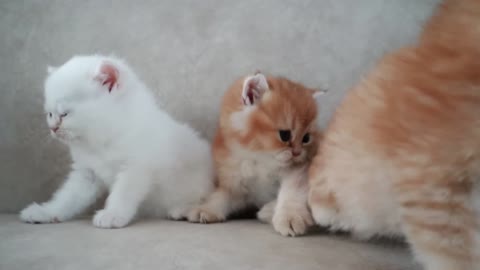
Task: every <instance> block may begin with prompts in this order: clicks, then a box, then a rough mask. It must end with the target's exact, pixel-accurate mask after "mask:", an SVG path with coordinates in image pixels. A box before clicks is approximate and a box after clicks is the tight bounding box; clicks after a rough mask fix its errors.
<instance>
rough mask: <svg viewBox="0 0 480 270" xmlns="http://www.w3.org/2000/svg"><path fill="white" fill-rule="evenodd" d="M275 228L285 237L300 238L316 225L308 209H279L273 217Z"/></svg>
mask: <svg viewBox="0 0 480 270" xmlns="http://www.w3.org/2000/svg"><path fill="white" fill-rule="evenodd" d="M272 224H273V228H275V230H276V231H277V232H279V233H280V234H281V235H283V236H299V235H303V234H305V233H306V232H307V230H308V228H309V227H311V226H313V225H314V221H313V218H312V215H311V214H310V212H309V211H308V209H307V208H306V207H298V208H289V209H279V211H276V212H275V213H274V215H273V219H272Z"/></svg>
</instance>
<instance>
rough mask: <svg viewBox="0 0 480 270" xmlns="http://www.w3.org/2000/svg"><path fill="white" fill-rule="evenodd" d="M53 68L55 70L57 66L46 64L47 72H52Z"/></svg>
mask: <svg viewBox="0 0 480 270" xmlns="http://www.w3.org/2000/svg"><path fill="white" fill-rule="evenodd" d="M55 70H57V67H53V66H47V73H48V74H52V72H54V71H55Z"/></svg>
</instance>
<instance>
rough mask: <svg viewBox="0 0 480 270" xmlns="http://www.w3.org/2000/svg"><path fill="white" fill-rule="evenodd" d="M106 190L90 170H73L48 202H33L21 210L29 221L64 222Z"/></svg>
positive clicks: (25, 219)
mask: <svg viewBox="0 0 480 270" xmlns="http://www.w3.org/2000/svg"><path fill="white" fill-rule="evenodd" d="M103 191H104V187H103V184H102V183H101V182H100V181H98V180H96V179H95V176H94V174H93V172H91V171H90V170H73V171H72V172H70V174H69V176H68V178H67V179H66V181H65V183H64V184H63V185H62V186H61V187H60V188H59V189H58V190H57V192H55V194H54V195H53V197H52V199H51V200H49V201H48V202H45V203H42V204H37V203H32V204H31V205H29V206H28V207H27V208H25V209H23V210H22V211H21V212H20V219H21V220H22V221H24V222H28V223H53V222H62V221H65V220H69V219H71V218H73V217H75V216H76V215H78V214H81V213H82V212H83V211H85V209H86V208H87V207H89V206H90V205H92V204H93V203H94V202H95V200H97V199H98V198H99V197H100V196H101V194H102V193H103Z"/></svg>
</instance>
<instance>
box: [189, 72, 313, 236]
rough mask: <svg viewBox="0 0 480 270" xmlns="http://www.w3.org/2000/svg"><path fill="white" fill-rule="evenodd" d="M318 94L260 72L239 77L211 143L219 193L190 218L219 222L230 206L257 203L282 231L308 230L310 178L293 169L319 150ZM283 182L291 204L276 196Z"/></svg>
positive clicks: (226, 99) (236, 208) (237, 207)
mask: <svg viewBox="0 0 480 270" xmlns="http://www.w3.org/2000/svg"><path fill="white" fill-rule="evenodd" d="M318 94H321V92H318V91H314V90H312V89H308V88H306V87H304V86H303V85H301V84H298V83H295V82H292V81H290V80H287V79H285V78H278V77H265V76H264V75H263V74H260V73H257V74H255V75H252V76H247V77H246V78H243V79H241V80H239V81H237V82H235V83H234V84H233V86H232V87H231V88H230V89H229V90H228V91H227V92H226V94H225V96H224V99H223V104H222V108H221V114H220V123H219V128H218V131H217V134H216V137H215V141H214V144H213V155H214V160H215V165H216V173H217V183H216V191H215V192H214V193H213V194H211V196H210V197H209V198H208V199H207V200H206V202H205V203H204V204H203V205H201V206H199V207H198V208H197V209H195V210H194V211H192V212H191V213H190V215H189V220H190V221H192V222H202V223H211V222H221V221H224V220H225V219H226V218H227V217H228V215H229V214H231V213H233V212H236V211H239V210H242V209H245V208H246V207H248V206H256V207H258V208H262V207H263V208H262V210H261V211H260V212H259V214H258V216H259V218H260V219H262V220H265V221H271V220H272V215H273V221H274V227H275V228H276V229H277V230H278V231H279V232H280V233H282V234H284V235H296V234H302V233H304V232H305V230H306V228H307V227H308V226H309V225H311V224H312V223H313V220H312V218H311V215H310V213H309V211H308V208H307V195H308V194H307V191H308V184H307V179H306V176H305V177H303V178H302V177H301V173H298V174H297V173H295V171H296V170H299V171H301V170H302V168H304V167H306V165H307V164H308V163H309V161H310V160H311V158H312V157H313V156H314V154H315V151H316V148H317V141H318V137H319V129H318V127H317V121H316V119H317V105H316V101H315V98H314V96H317V95H318ZM282 179H285V181H281V180H282ZM281 182H283V183H284V184H282V183H281ZM280 185H281V186H282V188H281V189H282V191H281V193H282V194H283V195H282V196H281V197H282V198H285V201H287V202H289V203H288V205H285V203H284V202H283V200H282V201H280V202H278V204H277V203H276V201H275V199H276V197H277V193H278V191H279V186H280ZM298 193H301V194H303V196H298V195H297V194H298ZM289 197H293V198H295V199H294V200H287V199H288V198H289ZM300 197H301V198H300ZM296 198H300V199H296ZM274 208H276V209H278V210H275V211H274Z"/></svg>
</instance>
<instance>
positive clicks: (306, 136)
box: [302, 133, 310, 143]
mask: <svg viewBox="0 0 480 270" xmlns="http://www.w3.org/2000/svg"><path fill="white" fill-rule="evenodd" d="M309 142H310V134H309V133H307V134H305V135H303V138H302V143H309Z"/></svg>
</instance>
